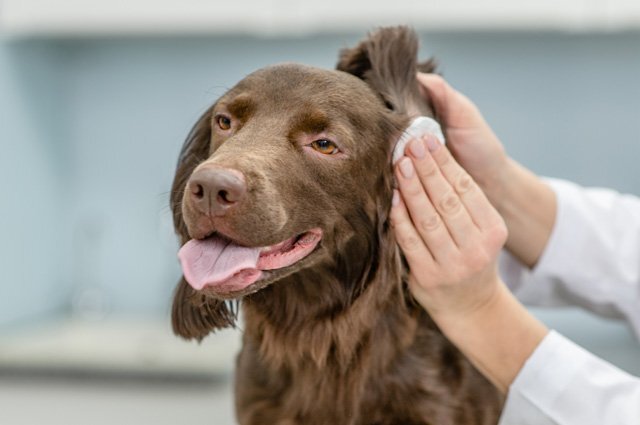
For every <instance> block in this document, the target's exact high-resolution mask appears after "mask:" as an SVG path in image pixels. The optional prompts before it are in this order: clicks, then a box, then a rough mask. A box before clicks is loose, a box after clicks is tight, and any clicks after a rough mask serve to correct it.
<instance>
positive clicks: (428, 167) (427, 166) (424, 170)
mask: <svg viewBox="0 0 640 425" xmlns="http://www.w3.org/2000/svg"><path fill="white" fill-rule="evenodd" d="M438 171H439V170H438V166H437V165H436V164H435V163H434V162H433V161H423V162H422V164H420V168H419V173H420V177H421V178H429V177H433V176H435V175H436V174H438Z"/></svg>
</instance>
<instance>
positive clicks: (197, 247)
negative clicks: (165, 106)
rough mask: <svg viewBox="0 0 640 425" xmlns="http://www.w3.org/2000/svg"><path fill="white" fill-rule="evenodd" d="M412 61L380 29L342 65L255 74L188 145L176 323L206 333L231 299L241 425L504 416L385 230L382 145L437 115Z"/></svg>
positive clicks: (387, 184)
mask: <svg viewBox="0 0 640 425" xmlns="http://www.w3.org/2000/svg"><path fill="white" fill-rule="evenodd" d="M416 55H417V39H416V37H415V34H414V33H413V32H412V31H410V30H408V29H406V28H402V27H400V28H387V29H382V30H379V31H378V32H376V33H374V34H372V35H371V36H370V37H369V38H368V39H367V40H365V41H364V42H362V43H361V44H360V45H359V46H357V47H356V48H353V49H348V50H345V51H343V52H342V54H341V58H340V61H339V64H338V70H337V71H328V70H321V69H316V68H311V67H308V66H302V65H294V64H286V65H277V66H272V67H268V68H263V69H261V70H258V71H256V72H254V73H253V74H251V75H249V76H248V77H246V78H245V79H243V80H242V81H240V82H239V83H238V84H237V85H236V86H235V87H233V88H232V89H231V90H229V91H228V92H227V93H226V94H225V95H224V96H222V97H221V98H220V99H219V100H218V101H217V102H216V103H215V104H214V105H213V106H212V107H211V108H210V109H209V110H208V111H207V112H206V113H205V114H204V115H203V116H202V117H201V118H200V120H199V121H198V122H197V124H196V125H195V127H194V129H193V130H192V132H191V134H190V135H189V137H188V139H187V141H186V143H185V145H184V147H183V149H182V152H181V155H180V159H179V163H178V169H177V171H176V177H175V181H174V185H173V189H172V197H171V206H172V209H173V214H174V221H175V226H176V231H177V233H178V234H179V236H180V238H181V240H182V243H183V244H185V245H184V247H183V248H182V250H181V252H180V257H181V261H182V264H183V270H184V272H185V276H186V280H185V279H182V281H181V282H180V283H179V285H178V288H177V291H176V295H175V299H174V306H173V326H174V330H175V332H176V333H177V334H178V335H180V336H182V337H184V338H195V339H202V338H204V337H205V336H206V335H207V334H208V333H210V332H211V331H214V330H216V329H220V328H223V327H228V326H233V325H234V321H235V318H236V310H235V309H234V308H233V305H234V304H232V303H231V302H229V301H228V300H234V299H235V300H239V299H241V300H242V301H241V302H242V308H243V313H244V321H245V326H244V328H245V331H244V338H243V349H242V351H241V353H240V355H239V356H238V361H237V370H236V410H237V416H238V419H239V422H240V423H241V424H255V425H267V424H269V425H270V424H280V425H285V424H286V425H293V424H301V425H302V424H304V425H314V424H318V425H327V424H378V425H383V424H405V425H406V424H437V425H446V424H457V425H471V424H483V425H484V424H495V423H496V422H497V418H498V415H499V411H500V407H501V404H502V398H501V396H500V395H499V394H498V392H497V391H496V389H495V388H494V387H493V386H492V385H491V384H490V383H488V382H487V381H486V380H485V379H484V378H483V377H482V376H481V375H480V374H479V373H478V372H477V371H476V370H475V369H474V368H473V367H472V366H471V365H470V363H469V362H468V361H467V360H466V359H465V358H464V357H463V356H462V355H461V354H460V353H459V352H458V350H456V348H455V347H454V346H452V344H451V343H449V342H448V341H447V340H446V339H445V338H444V337H443V335H442V334H441V333H440V332H439V331H438V329H437V328H436V326H435V325H434V324H433V322H432V321H431V320H430V318H429V316H428V315H427V314H426V313H425V312H424V310H422V309H421V308H420V307H419V306H417V305H416V304H415V303H414V302H413V300H412V299H411V296H410V294H409V293H408V292H407V290H406V287H405V285H404V282H403V279H405V278H406V276H407V270H406V266H405V265H404V263H403V261H402V257H401V255H400V252H399V250H398V248H397V245H396V243H395V240H394V237H393V233H392V231H391V229H390V228H389V222H388V213H389V209H390V205H391V196H392V186H393V173H392V168H391V164H390V161H391V152H392V149H393V145H394V143H395V141H396V140H397V139H398V137H399V135H400V134H401V132H402V129H403V128H405V127H406V126H407V124H408V123H409V118H410V117H411V116H416V115H431V116H432V115H433V113H432V110H431V108H430V106H429V104H428V102H426V101H425V100H424V98H423V97H421V96H420V94H419V89H418V86H417V82H416V79H415V74H416V71H417V69H419V68H420V69H421V70H424V71H433V66H432V65H431V64H430V63H427V64H424V65H418V64H417V63H416ZM354 75H355V76H354ZM187 280H188V281H189V283H190V284H191V285H189V284H187ZM225 300H227V301H225Z"/></svg>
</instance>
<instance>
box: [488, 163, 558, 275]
mask: <svg viewBox="0 0 640 425" xmlns="http://www.w3.org/2000/svg"><path fill="white" fill-rule="evenodd" d="M486 193H487V197H488V198H489V201H490V202H491V203H492V204H493V206H494V207H495V208H496V209H497V210H498V212H499V213H500V215H501V216H502V218H503V219H504V221H505V224H506V225H507V229H508V231H509V236H508V238H507V242H506V244H505V247H506V248H507V249H508V250H509V251H511V252H512V253H513V254H514V255H515V256H516V258H518V259H519V260H520V261H521V262H522V263H523V264H525V265H526V266H528V267H530V268H531V267H534V266H535V265H536V264H537V262H538V260H539V259H540V256H541V255H542V252H543V251H544V249H545V247H546V245H547V242H548V240H549V238H550V237H551V232H552V230H553V227H554V225H555V220H556V209H557V206H556V196H555V193H554V192H553V190H552V189H551V188H550V187H549V186H548V185H547V184H546V183H545V182H544V181H542V180H541V179H540V178H539V177H538V176H537V175H535V174H534V173H532V172H531V171H529V170H528V169H526V168H524V167H523V166H522V165H520V164H519V163H517V162H516V161H514V160H512V159H510V158H509V159H508V160H507V164H506V165H505V166H504V167H503V169H502V170H501V172H500V178H499V182H496V183H494V185H493V187H492V188H491V189H489V190H488V191H487V192H486Z"/></svg>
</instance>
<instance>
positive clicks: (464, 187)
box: [455, 173, 473, 193]
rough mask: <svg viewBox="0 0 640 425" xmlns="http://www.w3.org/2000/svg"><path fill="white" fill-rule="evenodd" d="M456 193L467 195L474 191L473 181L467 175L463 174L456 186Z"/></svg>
mask: <svg viewBox="0 0 640 425" xmlns="http://www.w3.org/2000/svg"><path fill="white" fill-rule="evenodd" d="M455 189H456V192H458V193H466V192H468V191H470V190H471V189H473V180H472V179H471V176H469V174H467V173H461V174H460V176H459V177H458V179H457V181H456V185H455Z"/></svg>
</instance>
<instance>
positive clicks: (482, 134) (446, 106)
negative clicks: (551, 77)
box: [417, 73, 509, 201]
mask: <svg viewBox="0 0 640 425" xmlns="http://www.w3.org/2000/svg"><path fill="white" fill-rule="evenodd" d="M417 78H418V82H419V84H420V89H421V91H422V92H423V95H424V96H425V97H428V98H429V99H430V100H431V101H432V102H433V105H434V107H435V109H436V114H437V115H438V117H439V118H440V120H441V123H442V127H443V129H444V132H445V136H446V139H447V146H448V147H449V149H450V150H451V152H452V153H453V155H454V157H455V158H456V160H457V161H458V162H459V163H460V165H462V167H463V168H464V169H465V170H466V171H467V172H468V173H469V174H470V175H471V176H472V177H473V178H474V179H475V181H476V182H478V184H479V185H480V187H482V189H483V190H484V191H485V193H487V195H488V196H489V198H490V199H491V200H492V201H494V198H497V197H498V192H499V191H500V190H501V189H500V188H501V185H502V184H504V182H505V180H504V178H505V176H504V175H505V174H506V173H505V170H506V169H507V165H508V163H509V161H508V157H507V155H506V153H505V150H504V147H503V146H502V143H500V140H499V139H498V137H497V136H496V135H495V133H494V132H493V130H492V129H491V127H489V125H488V124H487V122H486V121H485V119H484V117H483V116H482V114H481V113H480V111H479V110H478V108H477V107H476V105H475V104H474V103H473V102H472V101H471V100H469V98H467V97H466V96H465V95H463V94H462V93H460V92H458V91H457V90H455V89H454V88H453V87H451V86H450V85H449V84H448V83H447V82H446V81H445V80H444V79H443V78H442V77H441V76H439V75H436V74H425V73H419V74H418V77H417ZM494 193H495V195H496V196H495V197H494Z"/></svg>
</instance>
